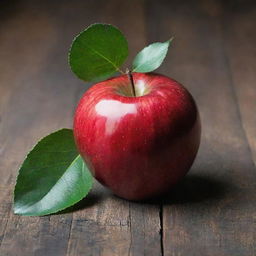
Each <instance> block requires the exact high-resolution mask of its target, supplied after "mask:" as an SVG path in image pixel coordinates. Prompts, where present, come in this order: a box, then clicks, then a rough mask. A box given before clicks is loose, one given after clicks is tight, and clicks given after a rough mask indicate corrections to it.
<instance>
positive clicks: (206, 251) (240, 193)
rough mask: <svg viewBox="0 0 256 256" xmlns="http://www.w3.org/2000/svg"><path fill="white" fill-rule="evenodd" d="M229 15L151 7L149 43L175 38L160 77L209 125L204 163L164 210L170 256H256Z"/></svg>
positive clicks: (209, 5)
mask: <svg viewBox="0 0 256 256" xmlns="http://www.w3.org/2000/svg"><path fill="white" fill-rule="evenodd" d="M222 11H223V8H222V5H221V4H220V3H219V4H218V3H217V2H213V1H204V3H201V4H199V3H197V2H196V1H191V2H189V3H184V4H181V3H180V2H178V1H177V2H175V1H172V2H167V1H163V4H162V5H160V4H159V5H158V6H157V8H156V6H155V5H154V3H153V4H150V5H149V6H148V15H147V17H151V18H150V19H149V21H148V22H150V23H149V24H150V26H149V27H150V31H149V35H150V39H151V40H152V41H154V40H156V39H157V38H156V37H158V36H159V34H161V36H162V37H165V38H168V37H169V36H170V34H171V35H172V34H174V35H175V38H176V42H175V45H174V47H173V48H172V49H171V51H170V56H171V57H170V58H169V59H170V60H169V61H168V62H167V63H165V65H164V66H163V68H162V69H161V70H162V71H163V72H164V73H166V74H168V75H170V76H172V77H174V78H176V79H177V80H179V81H181V82H182V83H183V84H184V85H185V86H186V87H187V88H188V89H189V90H190V91H191V92H192V94H193V95H194V97H195V99H196V101H197V102H198V106H199V110H200V113H201V118H202V123H203V134H202V135H203V136H202V145H201V148H200V152H199V156H198V158H197V161H196V163H195V164H194V166H193V169H192V171H191V173H190V174H189V175H188V177H187V179H185V181H184V182H183V184H181V185H180V187H179V188H178V189H177V191H175V192H173V193H172V196H171V197H170V198H169V199H167V200H166V202H165V204H164V206H163V244H164V255H165V256H166V255H237V256H238V255H239V256H241V255H254V254H255V239H254V238H255V237H254V236H255V220H254V218H255V214H256V206H255V204H254V203H255V199H256V197H255V178H256V173H255V168H254V165H253V162H252V159H251V154H250V150H249V147H248V144H247V141H246V136H245V133H244V130H243V127H242V124H241V120H240V114H239V109H238V105H237V102H236V97H235V94H234V89H233V81H232V79H231V73H230V67H229V62H228V56H227V53H226V50H225V48H224V40H225V39H224V38H223V27H222V23H221V20H222V17H223V15H225V14H224V13H223V12H222ZM156 29H158V31H157V34H155V31H156ZM249 223H250V224H249Z"/></svg>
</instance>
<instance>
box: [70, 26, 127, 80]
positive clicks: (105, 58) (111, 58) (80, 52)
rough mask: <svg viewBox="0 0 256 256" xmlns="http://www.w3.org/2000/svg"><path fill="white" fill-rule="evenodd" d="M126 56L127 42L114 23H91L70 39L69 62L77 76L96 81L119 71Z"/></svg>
mask: <svg viewBox="0 0 256 256" xmlns="http://www.w3.org/2000/svg"><path fill="white" fill-rule="evenodd" d="M127 56H128V43H127V41H126V39H125V37H124V36H123V34H122V33H121V32H120V31H119V30H118V29H117V28H116V27H113V26H112V25H108V24H93V25H91V26H89V27H88V28H87V29H85V30H84V31H83V32H81V33H80V34H79V35H78V36H77V37H76V38H75V39H74V41H73V43H72V46H71V48H70V52H69V64H70V66H71V69H72V71H73V72H74V73H75V74H76V75H77V76H78V77H79V78H80V79H82V80H84V81H98V80H102V79H105V78H108V77H110V76H111V75H112V74H114V73H115V72H116V71H120V70H119V67H120V66H121V65H122V64H123V62H124V61H125V59H126V57H127ZM120 72H121V71H120Z"/></svg>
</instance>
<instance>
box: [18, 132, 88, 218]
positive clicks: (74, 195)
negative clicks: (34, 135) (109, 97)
mask: <svg viewBox="0 0 256 256" xmlns="http://www.w3.org/2000/svg"><path fill="white" fill-rule="evenodd" d="M92 184H93V177H92V175H91V173H90V172H89V170H88V169H87V167H86V165H85V163H84V162H83V160H82V158H81V157H80V155H79V154H78V152H77V150H76V145H75V142H74V138H73V131H72V130H70V129H62V130H59V131H57V132H54V133H52V134H50V135H48V136H46V137H45V138H43V139H42V140H41V141H39V142H38V144H37V145H36V146H35V147H34V148H33V149H32V150H31V152H30V153H29V154H28V156H27V158H26V159H25V161H24V162H23V164H22V166H21V168H20V170H19V175H18V178H17V183H16V186H15V191H14V213H15V214H20V215H27V216H41V215H46V214H51V213H55V212H58V211H60V210H63V209H65V208H67V207H69V206H71V205H73V204H75V203H77V202H78V201H80V200H81V199H82V198H84V197H85V196H86V195H87V194H88V192H89V191H90V189H91V187H92Z"/></svg>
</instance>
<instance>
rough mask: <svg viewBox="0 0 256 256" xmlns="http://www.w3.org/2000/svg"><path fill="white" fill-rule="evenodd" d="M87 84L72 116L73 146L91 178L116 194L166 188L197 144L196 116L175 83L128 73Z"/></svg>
mask: <svg viewBox="0 0 256 256" xmlns="http://www.w3.org/2000/svg"><path fill="white" fill-rule="evenodd" d="M133 79H134V84H135V91H136V97H133V96H132V87H131V83H130V81H129V78H128V76H127V75H122V76H119V77H115V78H112V79H109V80H106V81H104V82H100V83H97V84H95V85H94V86H92V87H91V88H90V89H89V90H88V91H87V92H86V93H85V94H84V95H83V97H82V99H81V100H80V102H79V105H78V107H77V110H76V113H75V119H74V136H75V141H76V144H77V147H78V150H79V152H80V154H81V155H82V157H83V158H84V160H85V162H86V163H87V164H88V166H89V168H90V170H91V172H92V173H93V175H94V176H95V178H96V179H97V180H98V181H99V182H100V183H102V184H103V185H105V186H107V187H109V188H110V189H111V190H112V191H113V192H114V193H115V194H116V195H118V196H120V197H123V198H126V199H130V200H141V199H146V198H149V197H153V196H157V195H159V194H162V193H164V192H166V191H167V190H169V189H170V188H172V187H173V186H174V185H175V184H176V183H177V182H178V181H179V180H180V179H181V178H182V177H183V176H184V175H185V174H186V173H187V172H188V170H189V168H190V167H191V165H192V163H193V161H194V159H195V156H196V154H197V151H198V147H199V143H200V134H201V129H200V118H199V114H198V111H197V107H196V104H195V101H194V100H193V98H192V96H191V94H190V93H189V92H188V91H187V90H186V89H185V88H184V87H183V86H182V85H181V84H179V83H178V82H177V81H175V80H173V79H171V78H168V77H166V76H163V75H158V74H153V73H147V74H143V73H133Z"/></svg>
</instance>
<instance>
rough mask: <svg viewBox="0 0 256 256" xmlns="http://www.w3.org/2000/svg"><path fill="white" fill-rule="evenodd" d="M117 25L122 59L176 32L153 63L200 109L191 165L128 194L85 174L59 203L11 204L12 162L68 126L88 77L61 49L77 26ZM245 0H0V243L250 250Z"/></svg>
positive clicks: (251, 119) (253, 43)
mask: <svg viewBox="0 0 256 256" xmlns="http://www.w3.org/2000/svg"><path fill="white" fill-rule="evenodd" d="M95 22H106V23H111V24H113V25H116V26H118V27H119V28H120V29H121V30H122V31H123V33H124V34H125V35H126V37H127V39H128V42H129V49H130V56H129V59H128V62H127V63H128V64H130V63H131V60H132V59H133V57H134V56H135V55H136V53H137V52H138V51H139V50H141V49H142V48H143V47H144V46H145V45H146V44H149V43H151V42H155V41H165V40H167V39H169V38H170V37H171V36H175V40H174V42H173V45H172V46H171V47H170V50H169V54H168V56H167V59H166V60H165V62H164V64H163V65H162V66H161V67H160V68H159V70H158V71H159V72H160V73H163V74H165V75H168V76H171V77H173V78H174V79H176V80H178V81H180V82H181V83H183V84H184V85H185V86H186V87H187V88H188V89H189V91H190V92H191V93H192V94H193V96H194V98H195V99H196V102H197V104H198V107H199V111H200V114H201V119H202V127H203V134H202V143H201V147H200V151H199V154H198V157H197V159H196V161H195V163H194V165H193V168H192V170H191V172H190V174H189V175H188V176H187V177H186V178H185V180H184V181H183V182H182V183H181V184H180V186H179V187H178V188H177V189H176V190H175V191H173V192H172V193H171V195H170V196H168V197H166V198H165V199H163V200H158V201H154V202H147V203H132V202H128V201H125V200H121V199H118V198H116V197H114V196H112V195H111V194H110V193H109V192H107V191H106V190H105V189H104V188H102V187H101V186H100V185H96V186H95V187H94V189H93V191H92V192H91V193H90V195H89V196H88V198H86V199H85V200H83V201H82V202H81V203H79V204H78V206H75V207H74V208H72V209H69V210H68V211H66V212H63V213H62V214H56V215H52V216H45V217H41V218H39V217H38V218H37V217H21V216H16V215H14V214H13V213H12V209H11V207H12V193H13V188H14V184H15V179H16V175H17V170H18V167H19V165H20V164H21V163H22V161H23V159H24V156H25V155H26V153H27V152H28V150H29V149H30V148H31V147H32V145H34V144H35V143H36V142H37V141H38V139H39V138H41V137H42V136H45V135H46V134H48V133H50V132H52V131H54V130H57V129H59V128H62V127H72V118H73V111H74V108H75V106H76V104H77V102H78V99H79V98H80V97H81V95H82V94H83V92H84V91H85V90H86V88H88V86H89V85H88V84H84V83H83V82H82V81H80V80H78V79H77V78H76V77H75V76H74V75H73V74H72V73H71V71H70V69H69V67H68V64H67V52H68V49H69V46H70V44H71V41H72V39H73V37H74V36H75V35H76V34H77V33H78V32H80V31H81V30H83V29H84V28H85V27H86V26H88V25H89V24H91V23H95ZM255 59H256V2H255V1H242V0H240V1H231V0H230V1H214V0H205V1H204V0H202V1H162V0H160V1H156V0H155V1H142V0H141V1H140V0H138V1H136V0H131V1H117V0H109V1H106V0H105V1H99V0H97V1H96V0H94V1H92V0H90V1H68V0H64V1H53V0H51V1H50V0H45V1H39V0H38V1H35V0H33V1H32V0H30V1H26V0H24V1H7V0H4V1H3V0H1V1H0V255H1V256H7V255H11V256H16V255H19V256H23V255H24V256H30V255H37V256H45V255H47V256H62V255H69V256H78V255H79V256H80V255H86V256H89V255H97V256H98V255H103V256H115V255H135V256H140V255H147V256H150V255H152V256H157V255H165V256H169V255H172V256H178V255H179V256H183V255H190V256H193V255H194V256H199V255H202V256H207V255H209V256H215V255H218V256H224V255H225V256H230V255H232V256H253V255H256V251H255V250H256V249H255V248H256V244H255V235H256V231H255V230H256V224H255V216H256V205H255V199H256V189H255V176H256V174H255V162H256V128H255V127H256V115H255V111H256V84H255V78H256V61H255Z"/></svg>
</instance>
